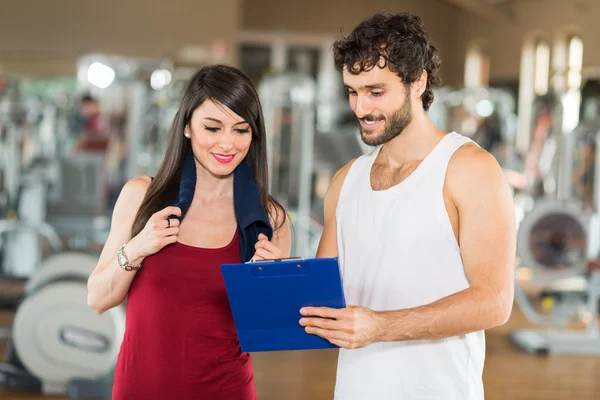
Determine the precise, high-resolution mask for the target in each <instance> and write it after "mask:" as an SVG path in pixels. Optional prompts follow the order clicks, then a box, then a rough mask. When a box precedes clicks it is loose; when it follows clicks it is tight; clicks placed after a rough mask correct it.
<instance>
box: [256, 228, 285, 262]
mask: <svg viewBox="0 0 600 400" xmlns="http://www.w3.org/2000/svg"><path fill="white" fill-rule="evenodd" d="M254 248H255V249H256V252H255V253H254V257H252V261H264V260H277V259H280V258H282V255H283V252H282V251H281V250H280V249H278V248H277V247H275V245H274V244H273V243H271V242H269V238H268V237H267V236H266V235H264V234H262V233H261V234H260V235H258V242H256V244H255V245H254Z"/></svg>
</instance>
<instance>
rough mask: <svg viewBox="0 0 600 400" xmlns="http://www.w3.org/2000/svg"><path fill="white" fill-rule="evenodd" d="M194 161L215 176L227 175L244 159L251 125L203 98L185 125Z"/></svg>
mask: <svg viewBox="0 0 600 400" xmlns="http://www.w3.org/2000/svg"><path fill="white" fill-rule="evenodd" d="M185 134H186V136H189V139H190V141H191V144H192V150H193V152H194V157H195V158H196V161H198V163H199V164H200V166H201V167H202V168H204V169H205V170H207V171H208V172H210V173H211V174H212V175H214V176H217V177H223V176H227V175H230V174H231V173H232V172H233V171H234V170H235V168H236V167H237V166H238V165H239V164H240V163H241V162H242V161H243V160H244V158H245V157H246V154H248V149H249V148H250V143H252V128H250V124H248V123H247V122H246V121H244V119H243V118H242V117H240V116H239V115H237V114H235V113H234V112H233V111H231V110H230V109H229V108H227V107H225V106H224V105H222V104H220V103H215V102H213V101H211V100H206V101H205V102H204V103H202V104H201V105H200V106H199V107H198V108H196V110H194V113H193V114H192V118H191V121H190V123H189V125H188V126H186V128H185Z"/></svg>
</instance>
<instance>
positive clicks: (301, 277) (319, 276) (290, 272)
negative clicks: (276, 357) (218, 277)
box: [221, 258, 346, 352]
mask: <svg viewBox="0 0 600 400" xmlns="http://www.w3.org/2000/svg"><path fill="white" fill-rule="evenodd" d="M221 273H222V274H223V279H224V280H225V287H226V288H227V296H228V297H229V303H230V305H231V311H232V313H233V319H234V322H235V326H236V329H237V333H238V337H239V340H240V345H241V347H242V351H244V352H259V351H279V350H310V349H327V348H337V346H335V345H333V344H331V343H330V342H329V341H327V340H325V339H323V338H321V337H320V336H317V335H312V334H308V333H306V332H305V330H304V329H305V328H304V327H303V326H301V325H300V323H299V321H300V318H302V315H301V314H300V309H301V308H302V307H305V306H317V307H330V308H345V307H346V301H345V298H344V290H343V286H342V279H341V274H340V268H339V264H338V259H337V258H313V259H297V260H293V259H288V260H275V261H262V262H255V263H245V264H224V265H221Z"/></svg>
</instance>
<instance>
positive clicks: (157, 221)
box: [125, 206, 181, 259]
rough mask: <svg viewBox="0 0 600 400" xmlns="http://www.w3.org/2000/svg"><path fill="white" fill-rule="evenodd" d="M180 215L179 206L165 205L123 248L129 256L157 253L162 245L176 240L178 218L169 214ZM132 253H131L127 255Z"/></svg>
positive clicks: (145, 255) (141, 256)
mask: <svg viewBox="0 0 600 400" xmlns="http://www.w3.org/2000/svg"><path fill="white" fill-rule="evenodd" d="M172 215H175V216H178V217H179V216H181V209H180V208H179V207H172V206H171V207H166V208H163V209H162V210H160V211H158V212H156V213H154V214H153V215H152V217H150V219H148V222H146V226H144V229H142V231H141V232H140V233H139V234H138V235H137V236H136V237H135V238H133V239H131V241H130V242H129V243H128V244H127V246H126V248H125V250H126V252H127V254H128V256H129V257H131V258H132V259H133V258H137V257H140V258H144V257H148V256H150V255H152V254H155V253H158V252H159V251H160V250H162V248H163V247H165V246H167V245H169V244H172V243H175V242H177V235H178V234H179V220H178V219H173V218H172V219H169V217H170V216H172ZM129 253H132V255H129Z"/></svg>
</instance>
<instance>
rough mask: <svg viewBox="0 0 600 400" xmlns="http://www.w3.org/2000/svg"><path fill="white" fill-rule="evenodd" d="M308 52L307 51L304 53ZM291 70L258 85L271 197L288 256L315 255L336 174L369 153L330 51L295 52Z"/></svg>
mask: <svg viewBox="0 0 600 400" xmlns="http://www.w3.org/2000/svg"><path fill="white" fill-rule="evenodd" d="M307 51H308V50H307ZM295 56H296V60H292V62H291V64H293V67H291V68H290V69H289V70H287V71H284V72H280V73H273V74H270V75H268V76H266V77H265V78H264V79H263V80H262V81H261V83H260V84H259V95H260V97H261V102H262V108H263V113H264V116H265V128H266V132H267V149H268V150H267V155H268V157H269V178H270V182H269V188H270V192H271V195H272V196H274V197H275V198H276V199H277V200H278V201H280V202H281V203H282V205H283V206H284V207H285V209H286V210H287V211H288V213H289V215H290V217H291V220H292V227H293V233H294V240H293V241H292V243H293V248H292V254H294V255H298V256H304V257H310V256H314V254H315V253H316V249H317V246H318V243H319V239H320V236H321V233H322V231H323V202H324V199H325V193H326V191H327V187H328V185H329V182H330V181H331V179H332V178H333V175H334V174H335V172H336V171H337V170H338V169H339V168H341V167H342V166H344V165H345V164H346V163H347V162H348V161H350V160H351V159H353V158H356V157H359V156H361V155H362V154H365V153H367V152H370V151H372V148H370V147H369V146H367V145H365V144H364V143H363V142H362V140H361V138H360V126H359V124H358V120H357V119H356V117H355V116H354V114H353V113H352V111H351V109H350V107H349V104H348V98H347V96H345V95H344V90H343V81H342V77H341V74H340V73H339V72H338V71H336V70H335V68H334V62H333V59H332V58H333V53H331V51H330V46H329V45H328V46H323V51H322V52H321V55H320V56H319V57H318V62H317V63H318V65H319V68H318V73H317V74H316V76H317V78H316V79H315V78H314V77H313V76H315V74H314V73H313V72H314V71H312V69H313V68H312V67H311V65H312V64H313V63H312V62H310V60H313V59H314V54H312V53H311V54H304V53H303V51H302V50H298V52H295Z"/></svg>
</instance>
